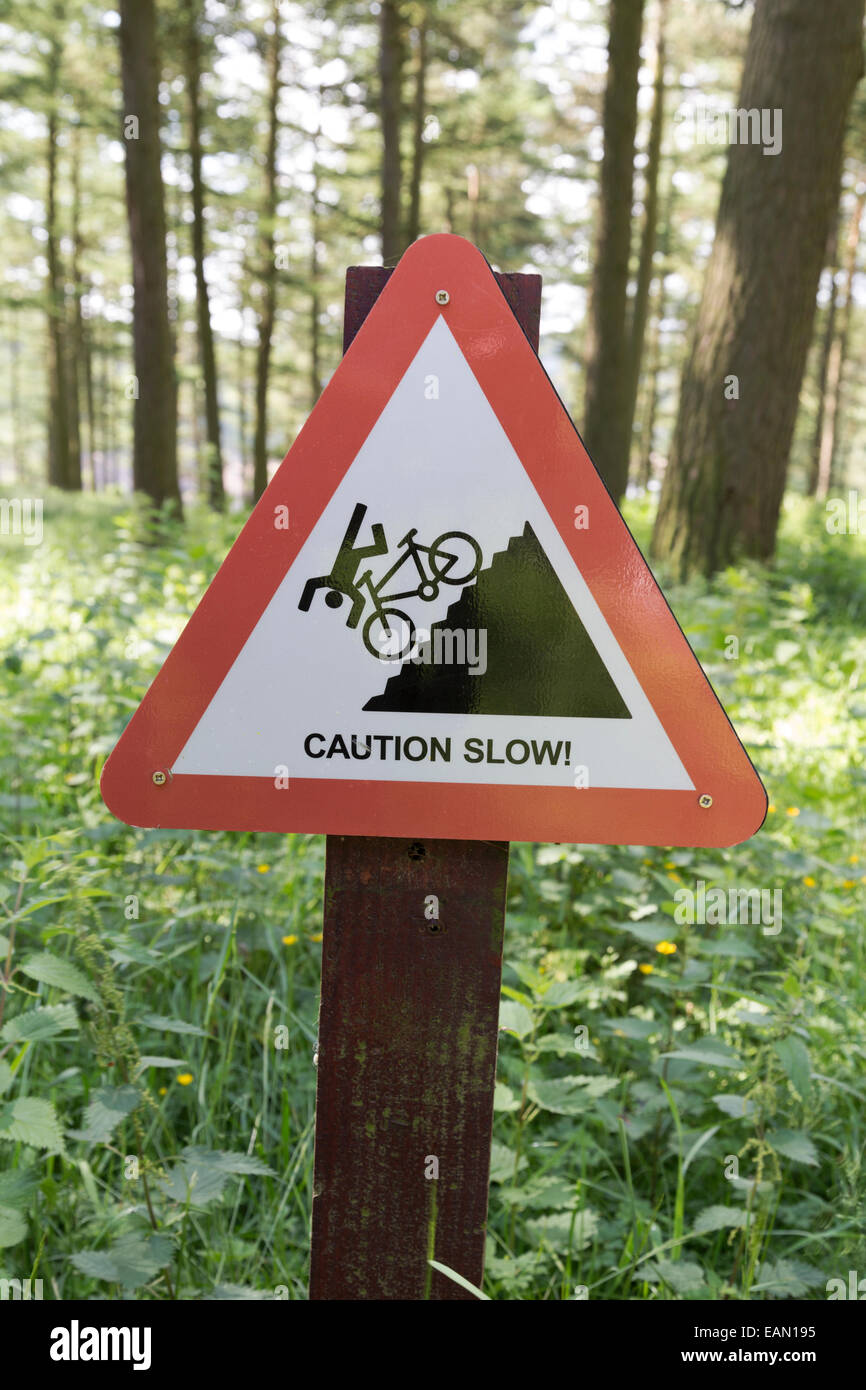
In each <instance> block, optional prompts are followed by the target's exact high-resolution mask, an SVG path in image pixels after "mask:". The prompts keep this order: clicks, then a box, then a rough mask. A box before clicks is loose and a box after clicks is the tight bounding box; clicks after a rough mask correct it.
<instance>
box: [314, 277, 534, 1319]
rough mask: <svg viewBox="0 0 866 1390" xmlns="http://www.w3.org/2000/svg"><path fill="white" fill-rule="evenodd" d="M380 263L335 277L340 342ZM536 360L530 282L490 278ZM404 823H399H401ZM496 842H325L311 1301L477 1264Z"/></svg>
mask: <svg viewBox="0 0 866 1390" xmlns="http://www.w3.org/2000/svg"><path fill="white" fill-rule="evenodd" d="M390 274H391V271H390V270H389V269H387V268H384V267H381V268H380V267H366V266H354V267H352V268H350V269H349V271H348V272H347V275H346V317H345V327H344V333H343V350H344V351H345V350H346V348H347V347H348V346H349V344H350V342H351V341H352V338H353V337H354V336H355V333H356V332H357V330H358V329H359V327H360V326H361V324H362V322H363V320H364V318H365V317H366V315H367V313H368V312H369V310H370V309H371V308H372V306H373V304H374V302H375V300H376V298H377V296H378V295H379V294H380V292H381V291H382V289H383V288H384V285H385V282H386V281H387V279H388V277H389V275H390ZM496 279H497V281H498V282H499V286H500V288H501V289H502V291H503V294H504V295H505V297H506V299H507V300H508V302H509V304H510V306H511V308H512V310H513V311H514V313H515V315H516V317H517V319H518V321H519V322H520V325H521V327H522V328H523V331H524V332H525V333H526V336H527V338H528V339H529V341H530V342H531V343H532V346H533V347H534V348H535V350H536V351H537V350H538V332H539V320H540V313H541V277H540V276H538V275H497V276H496ZM409 829H411V827H409ZM507 872H508V845H507V843H505V842H504V841H497V842H488V841H483V840H410V839H405V840H403V839H399V840H398V839H373V838H367V837H362V836H342V835H329V836H328V837H327V858H326V867H325V918H324V937H323V955H322V1002H321V1009H320V1014H319V1046H318V1058H319V1061H318V1083H317V1091H316V1153H315V1173H314V1186H313V1224H312V1258H311V1266H310V1298H311V1299H425V1298H432V1299H466V1298H468V1299H471V1298H472V1297H473V1295H472V1294H470V1293H468V1292H467V1291H466V1290H464V1289H462V1288H461V1287H460V1286H459V1285H458V1284H456V1283H454V1281H453V1280H451V1279H449V1278H447V1277H446V1276H445V1275H442V1274H439V1273H438V1272H437V1271H435V1270H433V1269H432V1268H431V1267H430V1265H429V1263H428V1261H429V1259H431V1258H434V1259H436V1260H438V1261H439V1262H440V1263H442V1264H445V1265H448V1266H449V1267H450V1268H451V1269H454V1270H456V1271H457V1272H458V1273H459V1274H462V1275H463V1277H464V1278H466V1279H468V1280H469V1281H470V1282H471V1283H473V1284H477V1285H480V1283H481V1279H482V1275H483V1269H484V1241H485V1226H486V1220H487V1189H488V1182H489V1176H490V1138H491V1131H492V1126H493V1086H494V1079H495V1073H496V1046H497V1032H498V1020H499V992H500V980H501V973H502V935H503V924H504V917H505V886H506V877H507Z"/></svg>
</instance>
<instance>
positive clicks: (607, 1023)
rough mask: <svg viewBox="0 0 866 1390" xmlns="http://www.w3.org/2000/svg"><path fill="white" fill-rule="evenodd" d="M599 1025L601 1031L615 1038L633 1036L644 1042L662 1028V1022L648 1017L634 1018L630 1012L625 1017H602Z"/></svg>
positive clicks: (635, 1039)
mask: <svg viewBox="0 0 866 1390" xmlns="http://www.w3.org/2000/svg"><path fill="white" fill-rule="evenodd" d="M597 1026H598V1031H599V1032H600V1033H606V1034H609V1035H610V1036H611V1037H613V1038H618V1037H624V1038H631V1039H633V1041H635V1042H644V1041H646V1039H647V1038H651V1037H652V1035H653V1033H659V1032H661V1029H662V1024H661V1023H655V1022H653V1020H652V1019H648V1018H632V1016H631V1015H630V1014H628V1015H626V1016H625V1017H624V1018H603V1019H600V1020H599V1023H598V1025H597Z"/></svg>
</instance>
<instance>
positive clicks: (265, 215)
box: [253, 0, 282, 501]
mask: <svg viewBox="0 0 866 1390" xmlns="http://www.w3.org/2000/svg"><path fill="white" fill-rule="evenodd" d="M281 52H282V36H281V34H280V6H279V0H273V5H272V8H271V20H270V33H269V42H268V44H267V67H268V134H267V147H266V150H265V196H264V202H263V205H262V211H261V216H260V219H259V254H260V256H261V268H260V271H259V293H260V296H261V303H260V309H259V322H258V330H259V342H258V351H257V353H256V429H255V439H254V441H253V498H254V500H255V501H258V499H259V498H260V497H261V495H262V493H263V492H264V490H265V488H266V487H267V485H268V380H269V377H270V370H271V342H272V339H273V335H274V319H275V318H276V312H277V240H276V218H277V141H278V134H279V126H278V116H277V110H278V107H279V102H280V57H281Z"/></svg>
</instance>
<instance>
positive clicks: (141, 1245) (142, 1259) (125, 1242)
mask: <svg viewBox="0 0 866 1390" xmlns="http://www.w3.org/2000/svg"><path fill="white" fill-rule="evenodd" d="M171 1257H172V1243H171V1241H170V1240H169V1239H168V1238H167V1237H166V1236H159V1235H151V1236H145V1237H142V1236H138V1235H135V1234H134V1233H133V1232H130V1233H128V1234H127V1235H124V1236H121V1237H120V1239H119V1240H116V1241H115V1242H114V1244H113V1245H112V1246H111V1247H110V1249H109V1250H107V1251H102V1250H80V1251H79V1252H78V1253H77V1254H75V1255H70V1259H71V1261H72V1263H73V1264H74V1265H75V1268H76V1269H79V1270H80V1271H81V1273H82V1274H88V1275H90V1276H91V1278H93V1279H105V1280H108V1282H109V1283H112V1284H122V1285H123V1287H124V1288H126V1289H137V1288H139V1287H140V1286H141V1285H142V1284H146V1283H147V1282H148V1280H149V1279H152V1278H153V1276H154V1275H155V1274H158V1273H159V1271H160V1270H161V1269H164V1268H165V1266H166V1265H167V1264H169V1263H170V1261H171Z"/></svg>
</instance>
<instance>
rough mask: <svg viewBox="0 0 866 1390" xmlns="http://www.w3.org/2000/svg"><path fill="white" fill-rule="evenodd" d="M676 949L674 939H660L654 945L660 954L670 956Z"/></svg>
mask: <svg viewBox="0 0 866 1390" xmlns="http://www.w3.org/2000/svg"><path fill="white" fill-rule="evenodd" d="M676 949H677V947H676V942H675V941H660V942H659V944H658V945H657V946H656V950H657V951H658V953H659V955H660V956H672V955H673V954H674V952H675V951H676Z"/></svg>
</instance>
